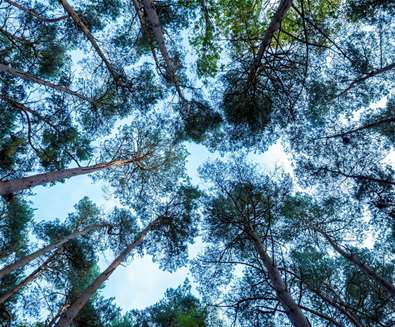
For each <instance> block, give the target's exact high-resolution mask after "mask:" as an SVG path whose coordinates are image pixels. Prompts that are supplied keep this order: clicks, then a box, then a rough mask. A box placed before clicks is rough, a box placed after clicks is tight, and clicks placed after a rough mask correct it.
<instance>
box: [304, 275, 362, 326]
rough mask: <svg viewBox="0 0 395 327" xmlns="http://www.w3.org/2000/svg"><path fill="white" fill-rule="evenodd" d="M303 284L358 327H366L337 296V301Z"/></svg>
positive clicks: (307, 284)
mask: <svg viewBox="0 0 395 327" xmlns="http://www.w3.org/2000/svg"><path fill="white" fill-rule="evenodd" d="M302 282H303V283H304V284H305V285H306V286H307V288H308V289H309V290H310V291H312V292H313V293H314V294H316V295H317V296H318V297H320V298H321V299H322V300H324V301H325V302H326V303H328V304H329V305H330V306H332V307H334V308H335V309H337V310H339V311H340V312H341V313H342V314H343V315H344V316H345V317H347V319H348V320H349V321H351V322H352V323H353V324H354V325H355V326H356V327H365V326H364V325H363V324H362V322H360V321H359V318H357V317H356V316H355V315H354V314H353V313H352V312H350V311H349V310H348V309H347V304H346V303H344V301H343V300H342V299H341V298H340V297H339V296H336V299H335V298H334V297H332V296H329V295H327V294H324V293H323V292H322V291H321V290H318V289H316V288H313V287H311V285H310V284H309V283H307V282H306V281H304V280H302Z"/></svg>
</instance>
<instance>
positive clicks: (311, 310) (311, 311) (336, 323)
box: [299, 305, 344, 327]
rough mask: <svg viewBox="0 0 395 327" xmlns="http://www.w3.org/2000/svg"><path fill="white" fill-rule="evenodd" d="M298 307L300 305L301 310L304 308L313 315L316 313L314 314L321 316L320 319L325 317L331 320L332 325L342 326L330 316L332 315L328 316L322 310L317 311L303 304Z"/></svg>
mask: <svg viewBox="0 0 395 327" xmlns="http://www.w3.org/2000/svg"><path fill="white" fill-rule="evenodd" d="M299 307H300V308H301V309H302V310H304V311H307V312H310V313H312V314H313V315H316V316H318V317H320V318H322V319H325V320H326V321H329V322H331V323H332V324H334V325H335V326H337V327H344V326H343V325H342V324H340V323H339V322H337V321H336V320H335V319H334V318H332V317H330V316H328V315H326V314H324V313H322V312H319V311H317V310H314V309H311V308H309V307H305V306H304V305H299Z"/></svg>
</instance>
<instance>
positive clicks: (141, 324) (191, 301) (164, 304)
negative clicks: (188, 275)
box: [112, 280, 207, 327]
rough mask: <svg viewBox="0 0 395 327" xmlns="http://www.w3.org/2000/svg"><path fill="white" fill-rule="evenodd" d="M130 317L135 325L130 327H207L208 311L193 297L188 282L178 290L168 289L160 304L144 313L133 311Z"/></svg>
mask: <svg viewBox="0 0 395 327" xmlns="http://www.w3.org/2000/svg"><path fill="white" fill-rule="evenodd" d="M128 317H129V318H131V320H132V321H134V323H133V324H131V325H127V326H130V327H145V326H150V325H152V324H154V325H155V326H158V327H167V326H174V327H205V326H207V325H206V322H205V320H206V317H207V313H206V310H205V309H204V307H203V306H202V304H201V303H200V302H199V300H198V299H197V298H196V297H195V296H193V295H192V293H191V286H190V284H189V282H188V280H186V281H185V282H184V284H183V285H181V286H179V287H178V288H176V289H167V290H166V292H165V295H164V298H163V299H162V300H161V301H159V302H158V303H156V304H154V305H153V306H151V307H148V308H146V309H145V310H143V311H137V310H135V311H131V312H130V313H128ZM116 326H117V327H118V326H119V325H116ZM120 326H122V325H120ZM112 327H113V326H112Z"/></svg>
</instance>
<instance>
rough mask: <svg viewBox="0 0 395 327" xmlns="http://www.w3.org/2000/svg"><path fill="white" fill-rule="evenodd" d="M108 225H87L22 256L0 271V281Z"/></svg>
mask: <svg viewBox="0 0 395 327" xmlns="http://www.w3.org/2000/svg"><path fill="white" fill-rule="evenodd" d="M108 226H109V225H108V224H94V225H89V226H88V227H86V228H85V229H83V230H81V231H75V232H73V233H71V234H69V235H67V236H66V237H64V238H62V239H60V240H59V241H56V242H54V243H52V244H49V245H47V246H44V247H43V248H41V249H40V250H37V251H36V252H33V253H32V254H29V255H27V256H24V257H22V258H20V259H19V260H17V261H15V262H14V263H12V264H10V265H8V266H6V267H4V268H3V269H1V270H0V279H1V278H3V277H4V276H6V275H8V274H10V273H12V272H13V271H14V270H17V269H20V268H22V267H24V266H25V265H27V264H28V263H29V262H31V261H33V260H34V259H37V258H38V257H40V256H42V255H44V254H46V253H48V252H49V251H52V250H54V249H56V248H59V247H60V246H62V245H63V244H65V243H66V242H68V241H70V240H72V239H74V238H76V237H78V236H81V235H84V234H87V233H89V232H91V231H93V230H96V229H98V228H102V227H108Z"/></svg>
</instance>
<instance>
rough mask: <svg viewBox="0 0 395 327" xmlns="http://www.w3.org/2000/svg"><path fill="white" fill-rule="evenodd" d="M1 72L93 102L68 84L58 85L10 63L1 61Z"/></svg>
mask: <svg viewBox="0 0 395 327" xmlns="http://www.w3.org/2000/svg"><path fill="white" fill-rule="evenodd" d="M0 72H3V73H7V74H10V75H14V76H17V77H19V78H22V79H23V80H25V81H29V82H33V83H36V84H40V85H43V86H46V87H49V88H51V89H54V90H57V91H60V92H63V93H67V94H70V95H72V96H75V97H77V98H79V99H81V100H83V101H87V102H92V100H91V99H89V98H87V97H86V96H84V95H82V94H80V93H78V92H75V91H73V90H70V89H69V88H68V87H66V86H63V85H58V84H55V83H52V82H50V81H47V80H43V79H41V78H39V77H36V76H33V75H31V74H29V73H26V72H22V71H20V70H17V69H15V68H12V67H11V66H8V65H4V64H1V63H0Z"/></svg>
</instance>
